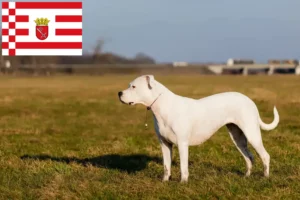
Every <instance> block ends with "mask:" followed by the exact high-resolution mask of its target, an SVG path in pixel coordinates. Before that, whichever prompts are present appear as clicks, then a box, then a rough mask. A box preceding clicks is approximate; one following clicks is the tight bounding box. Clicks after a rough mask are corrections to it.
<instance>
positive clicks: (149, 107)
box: [147, 93, 162, 110]
mask: <svg viewBox="0 0 300 200" xmlns="http://www.w3.org/2000/svg"><path fill="white" fill-rule="evenodd" d="M161 94H162V93H160V95H161ZM160 95H158V97H160ZM158 97H157V98H156V99H155V100H154V101H153V102H152V103H151V105H150V106H147V110H151V107H152V106H153V104H154V103H155V102H156V100H157V99H158Z"/></svg>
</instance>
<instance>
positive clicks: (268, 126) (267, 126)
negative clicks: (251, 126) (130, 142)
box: [258, 106, 279, 131]
mask: <svg viewBox="0 0 300 200" xmlns="http://www.w3.org/2000/svg"><path fill="white" fill-rule="evenodd" d="M273 113H274V120H273V122H272V123H271V124H266V123H264V122H263V121H262V120H261V118H260V116H259V118H258V120H259V125H260V128H261V129H263V130H265V131H270V130H273V129H274V128H276V126H277V125H278V123H279V114H278V111H277V109H276V107H275V106H274V109H273Z"/></svg>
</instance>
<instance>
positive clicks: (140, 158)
mask: <svg viewBox="0 0 300 200" xmlns="http://www.w3.org/2000/svg"><path fill="white" fill-rule="evenodd" d="M21 159H22V160H51V161H55V162H63V163H66V164H69V163H72V162H74V163H77V164H80V165H82V166H88V165H92V166H95V167H100V168H106V169H117V170H120V171H125V172H127V173H135V172H137V171H141V170H143V169H145V168H146V167H147V164H148V163H149V162H156V163H159V164H161V163H162V160H161V158H158V157H152V156H147V155H144V154H134V155H118V154H108V155H103V156H98V157H92V158H82V159H81V158H76V157H52V156H49V155H24V156H22V157H21Z"/></svg>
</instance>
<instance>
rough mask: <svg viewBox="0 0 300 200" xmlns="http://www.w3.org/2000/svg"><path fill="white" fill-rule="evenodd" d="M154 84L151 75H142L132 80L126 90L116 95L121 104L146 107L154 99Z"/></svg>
mask: <svg viewBox="0 0 300 200" xmlns="http://www.w3.org/2000/svg"><path fill="white" fill-rule="evenodd" d="M155 87H156V82H155V79H154V76H153V75H144V76H140V77H138V78H136V79H134V80H133V81H132V82H131V83H130V84H129V86H128V88H127V89H126V90H123V91H120V92H119V93H118V96H119V99H120V101H121V102H122V103H125V104H128V105H135V104H143V105H145V106H148V105H149V104H151V103H152V102H153V101H154V99H155V97H154V93H155V92H154V91H155Z"/></svg>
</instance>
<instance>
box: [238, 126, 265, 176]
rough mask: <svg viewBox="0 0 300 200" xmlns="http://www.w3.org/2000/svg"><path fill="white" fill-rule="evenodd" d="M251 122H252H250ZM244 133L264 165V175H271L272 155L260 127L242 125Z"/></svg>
mask: <svg viewBox="0 0 300 200" xmlns="http://www.w3.org/2000/svg"><path fill="white" fill-rule="evenodd" d="M249 124H251V123H249ZM241 129H242V130H243V133H244V134H245V136H246V137H247V139H248V141H249V143H250V144H251V145H252V146H253V148H254V149H255V151H256V152H257V153H258V155H259V157H260V158H261V160H262V162H263V165H264V175H265V177H269V168H270V155H269V154H268V152H267V151H266V149H265V147H264V145H263V141H262V138H261V131H260V127H259V126H258V125H257V126H253V125H248V126H245V127H241Z"/></svg>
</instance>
